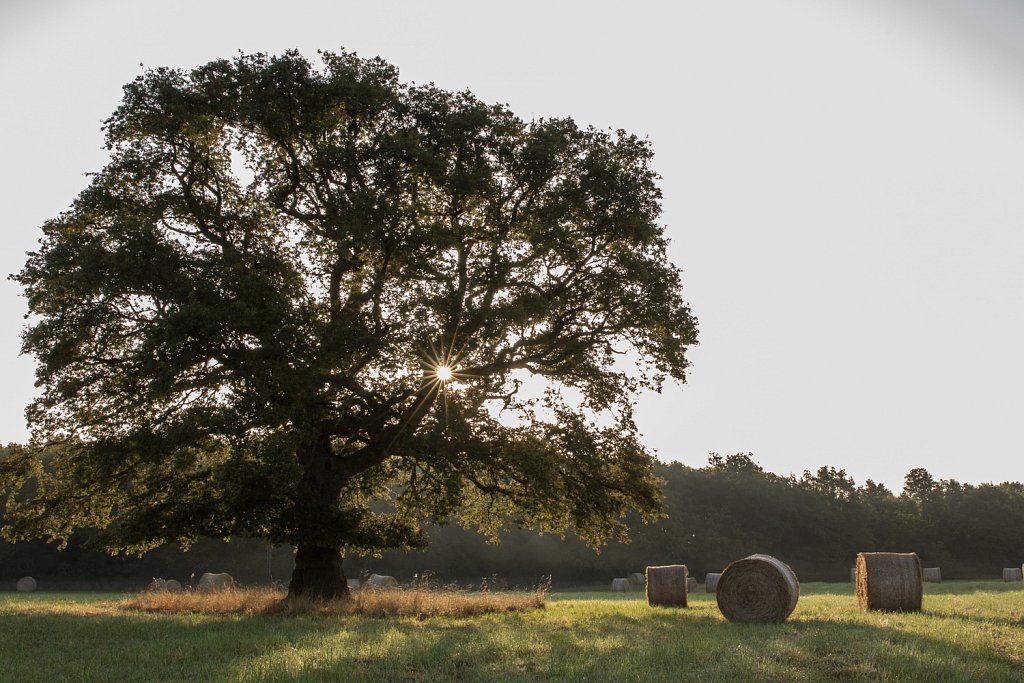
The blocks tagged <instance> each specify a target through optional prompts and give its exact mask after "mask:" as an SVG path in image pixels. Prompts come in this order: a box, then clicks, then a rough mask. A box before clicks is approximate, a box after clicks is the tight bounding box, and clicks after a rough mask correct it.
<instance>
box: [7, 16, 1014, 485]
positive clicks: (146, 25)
mask: <svg viewBox="0 0 1024 683" xmlns="http://www.w3.org/2000/svg"><path fill="white" fill-rule="evenodd" d="M625 7H627V5H623V4H622V3H617V2H616V3H613V2H607V3H605V2H550V1H549V2H532V1H526V2H523V1H520V2H516V3H485V2H468V1H467V2H432V3H427V2H413V1H409V2H378V3H369V2H348V1H334V2H297V1H291V2H288V3H283V2H264V1H251V2H232V3H228V2H212V1H210V0H206V1H201V2H195V1H192V0H187V1H180V0H179V1H175V2H165V3H161V4H159V5H158V4H156V3H141V2H124V1H112V0H111V1H106V2H103V1H93V2H89V3H81V2H71V1H70V0H69V1H67V2H55V1H52V0H51V1H45V0H35V1H34V2H20V1H18V0H0V136H2V137H0V143H2V159H3V161H2V163H0V202H2V207H3V211H2V214H0V221H2V222H0V229H2V235H3V240H2V243H0V271H2V272H3V273H4V274H7V273H12V272H15V271H17V270H19V269H20V268H21V266H22V264H23V263H24V254H25V252H26V251H29V250H31V249H33V248H34V246H35V244H36V240H37V239H38V235H39V226H40V225H41V224H42V223H43V221H45V220H46V219H47V218H50V217H52V216H55V215H57V214H58V213H59V212H60V211H61V210H63V209H64V208H66V207H67V206H68V205H69V204H70V202H71V200H72V199H73V198H74V197H75V195H76V194H77V193H78V192H79V191H81V189H83V188H84V187H85V184H86V178H85V176H84V173H86V172H88V171H95V170H98V169H99V168H101V167H102V166H103V164H104V162H105V158H106V157H105V153H104V151H103V149H102V133H101V130H100V124H101V122H102V120H103V119H105V118H106V117H107V116H109V114H110V113H111V112H112V111H113V110H114V108H115V107H116V106H117V104H118V103H119V101H120V96H121V86H122V85H123V84H125V83H127V82H128V81H130V80H132V79H133V78H134V77H135V76H137V75H138V74H140V73H141V72H142V68H141V67H140V63H142V64H145V65H146V67H157V66H172V67H182V68H190V67H193V66H196V65H198V64H202V63H205V62H207V61H209V60H212V59H215V58H219V57H230V56H231V55H233V54H235V53H236V52H237V51H238V50H242V51H244V52H271V53H277V52H281V51H284V50H286V49H289V48H298V49H299V50H300V51H302V52H303V53H305V54H307V55H309V56H313V55H314V54H315V51H316V50H317V49H328V50H330V49H339V48H342V47H344V48H346V49H349V50H355V51H357V52H358V53H359V54H361V55H362V56H365V57H371V56H375V55H379V56H381V57H383V58H384V59H386V60H387V61H389V62H391V63H393V64H395V65H396V66H398V67H399V68H400V69H401V72H402V77H403V80H407V81H416V82H420V83H424V82H428V81H433V82H435V83H437V84H438V85H439V86H441V87H444V88H448V89H453V90H454V89H463V88H468V89H470V90H472V91H473V92H474V93H475V94H476V95H477V96H479V97H480V98H482V99H483V100H485V101H500V102H506V103H508V104H509V105H510V106H511V108H512V109H513V111H515V112H516V113H518V114H519V115H521V116H523V117H526V118H530V117H535V116H538V117H539V116H564V115H568V116H572V117H574V118H575V119H576V120H577V122H579V123H581V124H584V125H586V124H593V125H595V126H598V127H614V128H625V129H626V130H629V131H631V132H635V133H638V134H640V135H644V136H648V137H649V138H650V139H651V140H652V142H653V145H654V149H655V152H656V160H655V162H656V166H657V169H658V171H659V172H660V173H661V175H662V176H663V181H662V183H661V186H662V189H663V191H664V194H665V199H664V209H665V213H664V224H665V225H666V227H667V231H668V234H669V236H670V237H671V238H672V247H671V251H670V256H671V258H672V259H673V260H674V261H675V262H676V263H677V264H678V265H679V266H680V267H681V268H682V269H683V272H684V286H685V289H686V294H687V299H688V300H689V302H690V303H691V305H692V307H693V309H694V311H695V313H696V314H697V316H698V317H699V319H700V327H701V343H700V346H699V347H697V348H695V349H694V350H693V351H692V354H691V357H692V360H693V371H692V375H691V379H690V382H689V383H688V384H687V385H686V386H683V387H671V388H669V389H668V390H667V391H666V392H665V393H664V394H662V395H660V396H647V397H644V398H643V399H642V400H641V402H640V407H639V411H638V421H639V423H640V426H641V429H642V430H643V432H644V434H645V437H646V441H647V443H648V444H650V445H651V446H652V447H654V448H655V449H656V450H657V451H658V454H659V457H661V458H662V459H663V460H674V459H678V460H681V461H683V462H685V463H688V464H691V465H702V464H703V463H704V462H705V461H706V457H707V453H708V451H718V452H720V453H723V454H726V453H733V452H737V451H744V452H746V451H753V452H754V455H755V457H756V458H757V459H758V460H759V461H760V462H761V464H762V465H764V466H765V467H766V468H767V469H770V470H772V471H775V472H779V473H781V474H788V473H790V472H792V473H796V474H798V475H799V474H800V473H801V472H802V471H803V470H805V469H815V468H817V467H818V466H820V465H823V464H828V465H833V466H836V467H842V468H845V469H846V470H847V472H849V473H850V474H851V475H852V476H853V477H854V478H855V479H856V480H857V482H858V483H863V481H864V480H865V479H867V478H872V479H874V480H876V481H882V482H884V483H886V484H887V485H889V486H890V487H892V488H894V489H896V490H899V488H900V487H901V484H902V478H903V475H904V474H905V473H906V471H907V470H909V469H910V468H912V467H927V468H928V469H929V470H930V471H931V472H932V474H933V475H935V476H936V477H938V478H954V479H958V480H960V481H966V482H975V483H977V482H984V481H1002V480H1007V479H1013V480H1020V479H1022V478H1024V467H1022V466H1021V464H1020V463H1021V458H1020V454H1021V452H1022V450H1024V420H1022V419H1021V417H1022V415H1024V393H1022V390H1024V230H1022V229H1021V228H1022V226H1024V124H1022V122H1024V78H1022V77H1024V3H1022V2H1020V0H715V1H714V2H707V1H697V0H678V1H676V2H673V3H665V2H634V3H630V4H629V5H628V9H624V8H625ZM23 313H24V302H23V300H22V299H21V298H20V293H19V289H18V287H17V286H16V285H15V284H14V283H12V282H9V281H6V280H5V281H3V282H2V283H0V367H2V368H3V381H2V387H0V442H8V441H21V440H24V439H26V438H27V434H28V432H27V429H26V426H25V423H24V418H23V416H22V410H23V408H24V406H25V405H26V404H27V403H28V401H29V400H30V399H31V397H32V396H33V392H34V389H33V386H32V373H33V363H32V361H31V359H29V358H26V357H19V356H18V351H19V344H20V342H19V339H18V333H19V330H20V328H21V327H22V325H23V324H24V322H23V320H22V316H23Z"/></svg>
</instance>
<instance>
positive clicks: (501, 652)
mask: <svg viewBox="0 0 1024 683" xmlns="http://www.w3.org/2000/svg"><path fill="white" fill-rule="evenodd" d="M801 591H802V597H801V598H800V603H799V604H798V606H797V608H796V611H795V612H794V613H793V615H792V616H791V618H790V619H789V621H787V622H786V623H784V624H780V625H742V624H730V623H728V622H726V621H725V620H724V619H723V618H722V617H721V615H720V614H719V612H718V610H717V608H716V606H715V602H714V596H710V595H707V594H704V593H697V594H695V595H691V606H690V607H689V608H686V609H666V608H657V609H652V608H650V607H648V606H647V604H646V603H645V602H644V599H643V593H642V592H635V593H629V594H617V595H612V594H610V593H608V592H607V591H606V590H604V589H603V588H602V590H600V591H585V590H584V591H576V592H569V591H565V592H556V593H553V594H551V596H550V600H549V602H548V606H547V608H546V609H544V610H537V611H533V612H526V613H510V614H498V615H488V616H483V617H473V618H451V617H438V618H428V619H422V620H417V619H415V618H398V619H394V618H392V619H373V618H367V617H335V618H323V617H280V616H247V617H242V616H231V617H227V616H215V615H167V614H149V613H140V612H134V611H128V610H123V609H118V608H115V607H113V606H112V604H113V602H114V601H115V600H117V599H118V598H120V597H121V596H118V595H114V594H95V593H93V594H73V593H50V594H47V593H36V594H28V595H26V594H16V593H6V594H0V680H5V681H6V680H10V681H25V682H30V681H48V682H49V681H61V680H65V681H349V680H351V681H395V680H410V681H535V680H559V681H561V680H569V681H584V680H585V681H645V682H648V681H680V680H693V681H701V680H707V681H738V680H757V681H773V680H778V681H787V682H788V681H827V680H844V681H845V680H886V681H930V682H932V681H971V680H973V681H1017V682H1019V681H1022V680H1024V585H1022V584H1019V583H1018V584H1004V583H997V582H947V583H943V584H941V585H931V584H929V585H927V587H926V595H925V601H924V612H922V613H920V614H886V613H874V612H873V613H866V612H862V611H860V610H859V609H858V608H857V605H856V602H855V600H854V597H853V590H852V588H851V587H850V586H849V585H844V584H804V585H802V586H801Z"/></svg>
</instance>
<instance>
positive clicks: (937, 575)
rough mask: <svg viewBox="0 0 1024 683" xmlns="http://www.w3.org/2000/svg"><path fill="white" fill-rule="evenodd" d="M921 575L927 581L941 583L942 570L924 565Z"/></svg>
mask: <svg viewBox="0 0 1024 683" xmlns="http://www.w3.org/2000/svg"><path fill="white" fill-rule="evenodd" d="M922 577H923V578H924V580H925V582H927V583H942V570H940V569H939V568H938V567H925V568H924V570H923V571H922Z"/></svg>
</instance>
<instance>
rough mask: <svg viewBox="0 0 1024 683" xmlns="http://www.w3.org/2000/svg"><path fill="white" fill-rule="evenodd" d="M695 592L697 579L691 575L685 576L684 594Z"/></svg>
mask: <svg viewBox="0 0 1024 683" xmlns="http://www.w3.org/2000/svg"><path fill="white" fill-rule="evenodd" d="M696 592H697V579H696V578H694V577H692V576H688V577H686V594H687V595H689V594H690V593H696Z"/></svg>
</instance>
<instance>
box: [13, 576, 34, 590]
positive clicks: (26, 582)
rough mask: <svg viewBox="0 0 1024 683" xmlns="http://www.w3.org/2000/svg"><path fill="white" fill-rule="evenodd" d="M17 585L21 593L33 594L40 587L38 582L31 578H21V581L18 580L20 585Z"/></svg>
mask: <svg viewBox="0 0 1024 683" xmlns="http://www.w3.org/2000/svg"><path fill="white" fill-rule="evenodd" d="M16 585H17V588H18V592H19V593H31V592H32V591H34V590H35V589H36V588H38V587H39V586H38V584H37V583H36V580H35V579H33V578H32V577H31V576H23V577H21V578H20V579H18V583H17V584H16Z"/></svg>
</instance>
